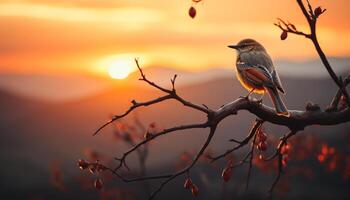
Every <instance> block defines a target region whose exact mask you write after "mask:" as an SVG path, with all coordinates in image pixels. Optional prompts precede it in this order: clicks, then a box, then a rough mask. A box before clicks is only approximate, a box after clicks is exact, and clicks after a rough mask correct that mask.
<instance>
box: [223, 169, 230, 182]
mask: <svg viewBox="0 0 350 200" xmlns="http://www.w3.org/2000/svg"><path fill="white" fill-rule="evenodd" d="M221 177H222V179H224V181H225V182H228V181H229V180H230V179H231V177H232V168H231V167H226V168H225V169H224V170H223V171H222V174H221Z"/></svg>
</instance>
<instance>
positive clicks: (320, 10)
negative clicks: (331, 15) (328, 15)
mask: <svg viewBox="0 0 350 200" xmlns="http://www.w3.org/2000/svg"><path fill="white" fill-rule="evenodd" d="M322 12H323V11H322V8H321V7H320V6H319V7H317V8H315V10H314V14H315V17H318V16H320V15H321V14H322Z"/></svg>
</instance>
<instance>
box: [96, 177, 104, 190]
mask: <svg viewBox="0 0 350 200" xmlns="http://www.w3.org/2000/svg"><path fill="white" fill-rule="evenodd" d="M94 186H95V188H96V189H98V190H101V189H102V187H103V182H102V180H101V179H99V178H98V179H96V180H95V183H94Z"/></svg>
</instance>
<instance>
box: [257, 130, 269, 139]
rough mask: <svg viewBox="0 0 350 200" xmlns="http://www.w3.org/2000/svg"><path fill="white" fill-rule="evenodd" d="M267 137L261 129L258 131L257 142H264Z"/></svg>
mask: <svg viewBox="0 0 350 200" xmlns="http://www.w3.org/2000/svg"><path fill="white" fill-rule="evenodd" d="M266 139H267V135H266V134H265V133H264V132H262V131H261V130H260V131H259V132H258V140H259V142H265V141H266Z"/></svg>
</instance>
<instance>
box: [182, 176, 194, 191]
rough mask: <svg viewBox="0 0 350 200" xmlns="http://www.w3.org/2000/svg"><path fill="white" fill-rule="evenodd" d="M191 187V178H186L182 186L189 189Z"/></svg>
mask: <svg viewBox="0 0 350 200" xmlns="http://www.w3.org/2000/svg"><path fill="white" fill-rule="evenodd" d="M192 187H193V183H192V181H191V179H190V178H187V179H186V181H185V184H184V188H185V189H190V188H192Z"/></svg>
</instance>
